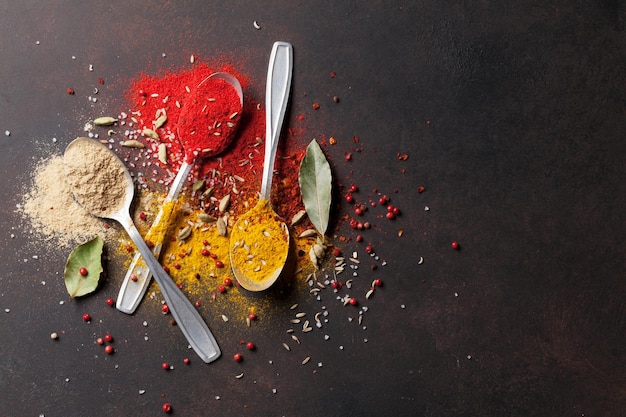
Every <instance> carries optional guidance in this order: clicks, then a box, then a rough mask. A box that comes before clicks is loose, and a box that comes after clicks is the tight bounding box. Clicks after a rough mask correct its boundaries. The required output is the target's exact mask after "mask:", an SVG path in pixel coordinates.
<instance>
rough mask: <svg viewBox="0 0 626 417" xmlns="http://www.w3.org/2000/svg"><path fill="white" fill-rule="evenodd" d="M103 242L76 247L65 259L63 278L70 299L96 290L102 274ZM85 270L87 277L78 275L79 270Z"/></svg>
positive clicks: (97, 237)
mask: <svg viewBox="0 0 626 417" xmlns="http://www.w3.org/2000/svg"><path fill="white" fill-rule="evenodd" d="M103 247H104V240H102V238H101V237H99V236H96V237H95V238H94V239H92V240H90V241H88V242H85V243H83V244H82V245H79V246H78V247H76V248H75V249H74V250H73V251H72V253H70V256H69V257H68V258H67V262H66V264H65V270H64V271H63V277H64V279H65V287H66V288H67V292H68V293H69V295H70V297H71V298H74V297H82V296H83V295H87V294H91V293H92V292H94V291H95V290H96V288H98V283H99V282H100V275H101V274H102V271H103V269H102V248H103ZM81 268H85V269H87V275H85V276H83V275H81V274H80V269H81Z"/></svg>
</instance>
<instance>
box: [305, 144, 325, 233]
mask: <svg viewBox="0 0 626 417" xmlns="http://www.w3.org/2000/svg"><path fill="white" fill-rule="evenodd" d="M298 181H299V182H300V192H301V193H302V201H303V203H304V208H305V210H306V213H307V215H308V216H309V219H311V223H313V226H315V228H316V229H317V231H318V232H319V234H320V235H324V234H325V233H326V229H327V228H328V221H329V218H330V203H331V198H332V173H331V171H330V165H329V164H328V160H326V156H324V152H323V151H322V148H320V145H319V144H318V143H317V141H316V140H315V139H313V140H312V141H311V143H309V146H308V147H307V149H306V154H305V155H304V158H303V159H302V163H301V164H300V172H299V175H298Z"/></svg>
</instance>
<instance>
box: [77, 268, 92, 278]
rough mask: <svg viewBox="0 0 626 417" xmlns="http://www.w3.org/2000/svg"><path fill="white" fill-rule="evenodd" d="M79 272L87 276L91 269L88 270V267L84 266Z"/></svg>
mask: <svg viewBox="0 0 626 417" xmlns="http://www.w3.org/2000/svg"><path fill="white" fill-rule="evenodd" d="M78 273H79V274H80V275H82V276H83V277H86V276H87V274H88V273H89V271H87V268H84V267H83V268H80V269H79V270H78Z"/></svg>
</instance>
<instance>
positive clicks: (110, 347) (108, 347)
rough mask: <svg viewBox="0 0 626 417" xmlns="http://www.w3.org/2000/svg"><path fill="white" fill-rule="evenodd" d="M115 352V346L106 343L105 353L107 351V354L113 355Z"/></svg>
mask: <svg viewBox="0 0 626 417" xmlns="http://www.w3.org/2000/svg"><path fill="white" fill-rule="evenodd" d="M113 352H115V350H114V349H113V346H111V345H106V346H105V347H104V353H106V354H107V355H112V354H113Z"/></svg>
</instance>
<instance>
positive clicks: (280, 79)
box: [261, 42, 293, 200]
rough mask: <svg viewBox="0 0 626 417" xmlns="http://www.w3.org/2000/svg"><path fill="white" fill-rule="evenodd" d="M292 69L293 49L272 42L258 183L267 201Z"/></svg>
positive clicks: (284, 43) (263, 197) (285, 44)
mask: <svg viewBox="0 0 626 417" xmlns="http://www.w3.org/2000/svg"><path fill="white" fill-rule="evenodd" d="M292 70H293V48H292V46H291V44H290V43H287V42H274V46H273V47H272V53H271V54H270V62H269V67H268V69H267V85H266V87H265V105H266V109H265V159H264V160H263V181H262V183H261V199H262V200H269V198H270V191H271V190H272V174H273V173H274V159H275V158H276V150H277V149H278V139H279V137H280V128H281V126H282V124H283V120H284V118H285V111H286V110H287V102H288V99H289V89H290V88H291V74H292Z"/></svg>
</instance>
